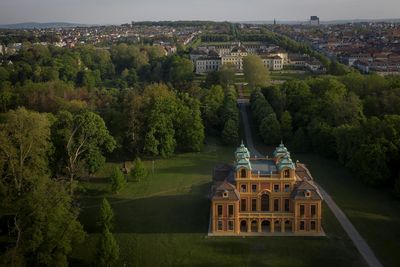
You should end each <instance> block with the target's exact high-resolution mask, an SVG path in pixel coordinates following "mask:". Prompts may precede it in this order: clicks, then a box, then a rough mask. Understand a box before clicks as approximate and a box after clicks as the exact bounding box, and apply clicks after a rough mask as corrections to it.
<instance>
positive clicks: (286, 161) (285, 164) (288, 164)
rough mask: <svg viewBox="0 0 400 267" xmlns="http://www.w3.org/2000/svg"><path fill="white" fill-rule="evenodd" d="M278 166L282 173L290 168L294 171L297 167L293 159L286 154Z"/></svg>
mask: <svg viewBox="0 0 400 267" xmlns="http://www.w3.org/2000/svg"><path fill="white" fill-rule="evenodd" d="M277 166H278V170H279V171H281V170H283V169H286V168H289V169H292V170H295V169H296V167H295V165H294V163H293V161H292V159H291V158H290V155H289V154H286V155H285V156H283V158H282V159H280V160H279V162H278V164H277Z"/></svg>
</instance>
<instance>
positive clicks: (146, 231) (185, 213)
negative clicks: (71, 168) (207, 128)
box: [72, 140, 364, 266]
mask: <svg viewBox="0 0 400 267" xmlns="http://www.w3.org/2000/svg"><path fill="white" fill-rule="evenodd" d="M233 151H234V147H223V146H221V145H219V144H217V143H216V141H214V140H209V141H208V144H207V146H206V147H205V149H204V151H203V152H201V153H188V154H181V155H177V156H174V157H172V158H170V159H159V160H156V161H155V164H154V165H155V172H154V175H151V176H150V177H149V178H148V179H147V180H146V181H141V182H140V183H134V182H131V183H129V184H128V186H127V187H126V188H125V189H124V190H123V192H121V194H120V195H118V196H113V195H108V193H107V190H108V189H107V184H106V183H105V182H106V179H105V177H106V176H107V173H109V172H110V171H111V167H112V165H113V164H112V163H108V164H107V166H106V167H105V168H104V170H102V171H101V172H100V173H99V174H98V175H97V176H98V177H97V178H93V180H92V181H91V182H87V183H86V184H85V185H84V186H85V188H86V189H87V193H86V196H85V197H83V198H82V206H83V209H82V214H81V221H82V223H83V224H84V226H85V229H86V231H87V232H88V233H89V235H88V237H87V239H86V241H85V242H84V243H83V244H81V245H80V246H78V247H76V248H75V249H74V253H73V256H72V260H73V264H74V266H88V265H90V262H91V261H92V260H93V259H94V257H95V247H96V246H95V243H96V241H97V239H98V237H99V229H98V227H97V226H96V217H97V214H98V210H99V208H98V205H99V203H100V201H101V199H102V197H103V195H106V196H107V198H108V199H109V201H110V203H111V205H112V207H113V209H114V213H115V229H114V233H115V236H116V238H117V240H118V242H119V244H120V250H121V258H120V262H119V263H118V266H123V265H124V264H126V266H364V263H363V261H362V259H361V258H360V256H359V254H358V253H357V251H356V250H355V248H354V247H353V245H352V243H351V242H350V240H349V239H348V238H347V236H346V235H345V233H344V232H343V230H342V228H341V227H340V225H339V224H338V222H337V221H336V219H335V218H334V216H333V215H332V213H331V212H330V211H329V210H328V209H327V208H325V209H324V222H323V227H324V230H325V231H326V233H327V237H268V238H265V237H247V238H240V237H225V238H221V237H218V238H209V237H206V232H207V229H208V218H209V200H208V199H207V194H208V190H209V186H210V182H211V172H212V168H213V166H214V165H215V164H217V163H221V162H230V161H231V160H232V159H233ZM146 164H147V167H148V168H149V170H151V169H152V161H146Z"/></svg>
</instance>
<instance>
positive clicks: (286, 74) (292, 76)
mask: <svg viewBox="0 0 400 267" xmlns="http://www.w3.org/2000/svg"><path fill="white" fill-rule="evenodd" d="M269 76H270V79H271V80H277V81H288V80H305V79H306V78H309V77H313V76H315V75H313V74H311V73H309V72H305V73H297V72H293V71H287V70H282V71H271V72H270V73H269Z"/></svg>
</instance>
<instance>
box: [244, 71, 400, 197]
mask: <svg viewBox="0 0 400 267" xmlns="http://www.w3.org/2000/svg"><path fill="white" fill-rule="evenodd" d="M251 109H252V113H253V116H254V120H255V122H256V123H257V125H258V133H259V135H260V136H261V137H262V139H263V140H264V142H265V143H266V144H269V145H275V144H276V143H277V142H278V141H279V140H280V138H283V140H284V141H285V142H286V143H288V144H289V146H290V148H291V149H292V150H294V151H296V152H316V153H319V154H320V155H323V156H326V157H329V158H336V159H338V160H339V161H340V162H341V163H342V164H343V165H344V166H346V167H347V168H349V169H350V170H351V171H353V173H354V174H355V175H356V176H357V177H359V178H360V179H362V180H363V181H365V182H366V183H368V184H370V185H374V186H390V188H392V189H394V191H395V192H396V193H397V194H400V177H399V176H400V166H399V164H398V163H399V160H400V115H399V114H400V77H398V76H388V77H386V78H385V77H381V76H378V75H369V76H363V75H361V74H358V73H356V72H352V73H349V74H347V75H344V76H340V77H334V76H325V77H317V78H310V79H308V80H306V81H295V80H293V81H288V82H286V83H284V84H282V85H277V86H270V87H266V88H263V89H262V90H260V89H259V90H255V91H253V93H252V95H251Z"/></svg>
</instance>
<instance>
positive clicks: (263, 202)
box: [240, 194, 290, 212]
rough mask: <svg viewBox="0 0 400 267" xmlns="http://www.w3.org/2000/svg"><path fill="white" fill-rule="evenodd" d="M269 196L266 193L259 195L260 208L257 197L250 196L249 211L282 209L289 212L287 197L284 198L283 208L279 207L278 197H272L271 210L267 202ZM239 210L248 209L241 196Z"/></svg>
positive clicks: (245, 200) (245, 201)
mask: <svg viewBox="0 0 400 267" xmlns="http://www.w3.org/2000/svg"><path fill="white" fill-rule="evenodd" d="M269 201H270V200H269V196H268V195H267V194H264V195H262V196H261V199H260V202H261V207H260V209H259V208H258V204H257V202H258V201H257V198H252V199H251V202H250V204H251V205H250V211H284V212H289V211H290V200H289V199H288V198H285V199H284V201H283V202H284V203H283V210H282V208H281V206H280V205H281V204H280V199H277V198H276V199H274V200H273V207H272V210H270V203H269ZM240 211H249V210H248V208H247V199H245V198H242V199H241V200H240Z"/></svg>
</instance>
